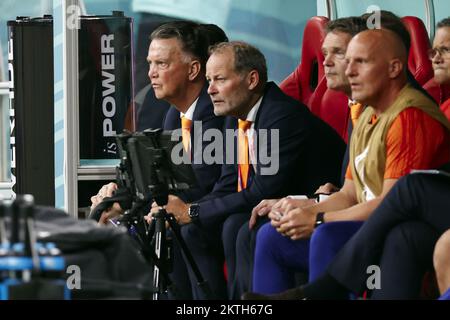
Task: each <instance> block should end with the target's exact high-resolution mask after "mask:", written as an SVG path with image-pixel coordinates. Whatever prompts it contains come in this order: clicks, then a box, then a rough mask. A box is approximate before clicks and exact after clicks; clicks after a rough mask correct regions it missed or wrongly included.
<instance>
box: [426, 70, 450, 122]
mask: <svg viewBox="0 0 450 320" xmlns="http://www.w3.org/2000/svg"><path fill="white" fill-rule="evenodd" d="M423 88H424V89H425V90H427V91H428V93H429V94H430V95H431V96H432V97H433V98H434V100H436V102H437V103H439V105H440V106H441V110H442V112H444V113H445V115H446V116H447V118H448V119H449V120H450V103H444V102H445V101H446V100H448V99H450V85H448V84H441V85H439V84H437V83H436V82H435V81H434V79H431V80H430V81H428V82H427V83H426V84H425V85H424V86H423Z"/></svg>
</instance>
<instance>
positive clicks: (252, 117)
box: [245, 96, 263, 129]
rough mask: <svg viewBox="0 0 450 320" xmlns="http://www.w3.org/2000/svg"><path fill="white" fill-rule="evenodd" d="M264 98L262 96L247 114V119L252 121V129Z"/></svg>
mask: <svg viewBox="0 0 450 320" xmlns="http://www.w3.org/2000/svg"><path fill="white" fill-rule="evenodd" d="M262 98H263V97H262V96H261V98H259V99H258V101H256V103H255V105H254V106H253V108H251V109H250V112H249V113H248V114H247V118H246V119H245V120H247V121H251V122H252V126H251V127H250V128H252V129H253V127H254V126H255V120H256V115H257V114H258V110H259V107H260V106H261V102H262Z"/></svg>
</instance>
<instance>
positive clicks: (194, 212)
mask: <svg viewBox="0 0 450 320" xmlns="http://www.w3.org/2000/svg"><path fill="white" fill-rule="evenodd" d="M199 209H200V208H199V206H198V204H191V206H190V207H189V216H190V217H191V218H197V217H198V214H199V211H200V210H199Z"/></svg>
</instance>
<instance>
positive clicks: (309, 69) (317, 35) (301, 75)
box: [280, 17, 328, 107]
mask: <svg viewBox="0 0 450 320" xmlns="http://www.w3.org/2000/svg"><path fill="white" fill-rule="evenodd" d="M327 22H328V18H326V17H312V18H311V19H310V20H309V21H308V22H307V23H306V26H305V30H304V32H303V43H302V57H301V61H300V64H299V65H298V67H297V69H295V71H294V72H292V73H291V74H290V75H289V76H288V77H287V78H286V79H285V80H284V81H283V82H282V83H281V84H280V87H281V89H282V90H283V91H284V92H285V93H286V94H287V95H289V96H291V97H293V98H294V99H296V100H299V101H301V102H303V103H304V104H306V105H307V106H308V107H310V98H311V96H312V94H313V93H314V91H315V89H316V87H317V85H318V84H319V83H320V81H321V80H322V78H323V77H324V71H323V54H322V50H321V47H322V42H323V39H324V38H325V25H326V23H327Z"/></svg>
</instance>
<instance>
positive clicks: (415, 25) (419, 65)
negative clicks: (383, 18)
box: [402, 16, 433, 85]
mask: <svg viewBox="0 0 450 320" xmlns="http://www.w3.org/2000/svg"><path fill="white" fill-rule="evenodd" d="M402 21H403V24H404V25H405V27H406V29H408V32H409V35H410V37H411V48H410V50H409V58H408V68H409V70H410V71H411V73H412V74H413V75H414V77H415V78H416V80H417V82H419V84H421V85H424V84H425V83H426V82H427V81H428V80H430V79H431V78H433V67H432V65H431V61H430V59H428V50H429V49H430V39H429V37H428V33H427V29H426V28H425V25H424V24H423V22H422V20H420V19H419V18H417V17H412V16H406V17H403V18H402Z"/></svg>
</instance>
